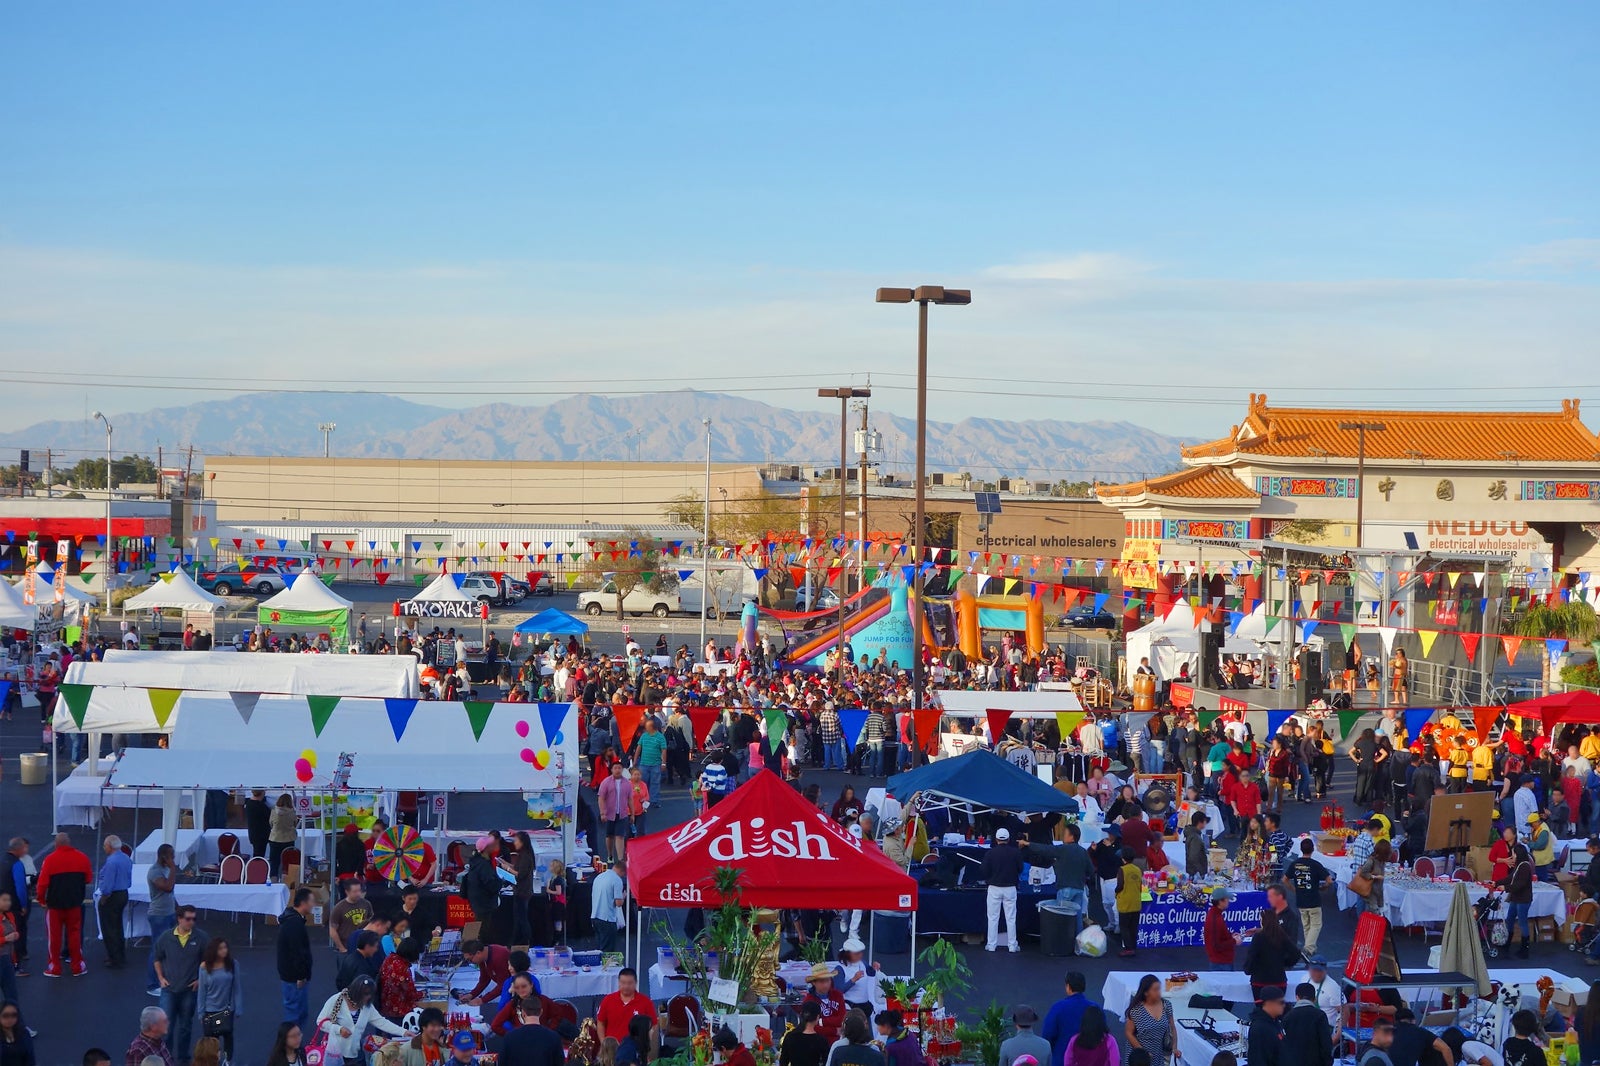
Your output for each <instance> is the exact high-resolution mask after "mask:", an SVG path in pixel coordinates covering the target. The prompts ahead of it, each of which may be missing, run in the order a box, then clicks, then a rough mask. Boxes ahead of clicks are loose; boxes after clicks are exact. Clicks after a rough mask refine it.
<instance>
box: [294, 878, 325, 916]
mask: <svg viewBox="0 0 1600 1066" xmlns="http://www.w3.org/2000/svg"><path fill="white" fill-rule="evenodd" d="M305 887H307V888H310V889H311V917H310V918H307V919H306V922H307V924H308V925H325V924H326V923H327V921H328V912H329V910H330V908H329V906H328V890H327V889H326V888H322V887H321V886H311V885H307V886H305ZM291 898H292V896H291Z"/></svg>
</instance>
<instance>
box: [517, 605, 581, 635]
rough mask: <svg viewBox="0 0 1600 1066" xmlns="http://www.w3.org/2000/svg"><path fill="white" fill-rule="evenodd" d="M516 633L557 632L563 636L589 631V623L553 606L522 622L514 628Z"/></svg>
mask: <svg viewBox="0 0 1600 1066" xmlns="http://www.w3.org/2000/svg"><path fill="white" fill-rule="evenodd" d="M516 632H518V633H524V634H527V633H559V634H561V635H563V636H565V635H566V634H569V633H580V634H581V633H587V632H589V623H587V622H582V621H579V620H578V619H576V618H574V617H572V616H571V615H570V614H568V613H567V612H566V611H559V610H557V609H556V608H554V607H546V608H545V609H544V610H542V611H540V612H539V613H538V614H536V615H534V616H533V617H532V618H529V619H528V620H527V621H525V622H522V623H521V624H519V625H518V626H517V628H516Z"/></svg>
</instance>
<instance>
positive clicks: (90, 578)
mask: <svg viewBox="0 0 1600 1066" xmlns="http://www.w3.org/2000/svg"><path fill="white" fill-rule="evenodd" d="M78 576H79V577H80V578H82V579H83V583H84V584H85V585H92V584H94V575H93V574H79V575H78Z"/></svg>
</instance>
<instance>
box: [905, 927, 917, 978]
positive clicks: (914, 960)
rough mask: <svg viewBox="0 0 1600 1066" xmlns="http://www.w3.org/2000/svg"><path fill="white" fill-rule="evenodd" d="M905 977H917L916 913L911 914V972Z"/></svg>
mask: <svg viewBox="0 0 1600 1066" xmlns="http://www.w3.org/2000/svg"><path fill="white" fill-rule="evenodd" d="M907 976H909V977H915V976H917V912H916V911H912V912H911V972H910V974H908V975H907Z"/></svg>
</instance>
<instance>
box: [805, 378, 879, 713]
mask: <svg viewBox="0 0 1600 1066" xmlns="http://www.w3.org/2000/svg"><path fill="white" fill-rule="evenodd" d="M817 395H818V396H822V397H827V398H830V399H831V398H833V397H838V399H839V538H840V540H841V541H842V540H843V539H844V522H845V509H844V504H845V480H846V479H845V470H846V466H845V464H846V463H848V462H849V461H850V460H849V448H850V443H849V438H850V401H851V400H852V399H854V398H855V397H858V396H859V397H861V398H862V399H865V398H866V397H868V396H871V395H872V390H871V389H867V388H860V389H857V388H851V387H850V386H848V385H846V386H843V387H841V388H837V389H818V390H817ZM841 547H842V545H841ZM858 547H859V545H858ZM841 554H843V553H842V552H841ZM839 573H840V574H843V573H844V568H843V567H842V566H841V567H840V568H839ZM844 601H845V597H844V596H843V595H842V589H841V595H840V596H839V649H838V651H837V652H835V653H834V659H835V662H834V667H835V669H836V670H837V671H838V676H839V684H840V686H841V690H842V686H843V685H844Z"/></svg>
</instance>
